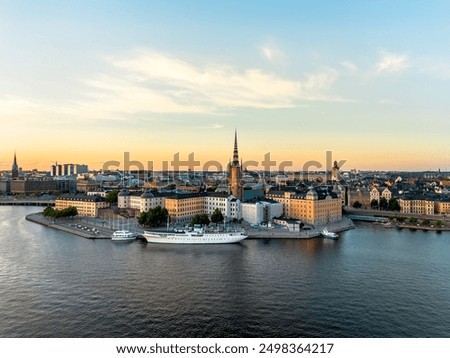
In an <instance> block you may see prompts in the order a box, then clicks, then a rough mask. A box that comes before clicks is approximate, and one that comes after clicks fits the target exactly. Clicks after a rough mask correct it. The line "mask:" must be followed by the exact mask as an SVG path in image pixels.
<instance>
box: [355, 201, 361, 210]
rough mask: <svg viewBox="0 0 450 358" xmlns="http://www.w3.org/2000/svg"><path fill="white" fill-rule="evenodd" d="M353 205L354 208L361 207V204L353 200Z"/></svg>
mask: <svg viewBox="0 0 450 358" xmlns="http://www.w3.org/2000/svg"><path fill="white" fill-rule="evenodd" d="M353 207H354V208H355V209H360V208H361V207H362V204H361V203H360V202H359V201H355V202H354V203H353Z"/></svg>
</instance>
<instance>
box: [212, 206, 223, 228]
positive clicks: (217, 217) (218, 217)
mask: <svg viewBox="0 0 450 358" xmlns="http://www.w3.org/2000/svg"><path fill="white" fill-rule="evenodd" d="M223 219H224V217H223V215H222V212H221V211H220V209H219V208H216V209H215V210H214V211H213V213H212V214H211V221H212V222H213V223H214V224H219V223H221V222H223Z"/></svg>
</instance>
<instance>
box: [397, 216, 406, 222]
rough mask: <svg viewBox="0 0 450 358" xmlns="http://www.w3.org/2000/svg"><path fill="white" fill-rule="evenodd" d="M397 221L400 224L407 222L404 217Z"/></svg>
mask: <svg viewBox="0 0 450 358" xmlns="http://www.w3.org/2000/svg"><path fill="white" fill-rule="evenodd" d="M397 221H398V222H399V223H404V222H405V218H404V217H399V218H397Z"/></svg>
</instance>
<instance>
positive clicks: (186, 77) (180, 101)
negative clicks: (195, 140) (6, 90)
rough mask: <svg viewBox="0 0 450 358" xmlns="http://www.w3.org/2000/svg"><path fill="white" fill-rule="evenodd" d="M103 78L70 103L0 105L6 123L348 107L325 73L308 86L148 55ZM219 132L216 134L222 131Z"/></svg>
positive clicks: (121, 60)
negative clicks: (319, 104) (333, 104)
mask: <svg viewBox="0 0 450 358" xmlns="http://www.w3.org/2000/svg"><path fill="white" fill-rule="evenodd" d="M104 61H105V62H104V64H105V65H104V67H103V69H102V72H101V73H97V74H92V75H91V76H89V78H85V79H82V80H80V81H79V83H78V86H79V87H78V88H77V91H76V94H73V93H75V91H72V95H71V97H70V98H66V99H65V100H64V98H60V99H58V101H56V100H53V99H52V98H39V99H38V98H25V97H21V96H9V97H5V96H4V97H0V117H1V116H3V115H5V116H13V117H17V118H24V120H27V121H33V120H34V118H36V120H38V119H39V118H45V120H46V121H47V122H49V123H50V122H52V121H57V122H62V121H73V120H74V119H77V120H126V119H128V118H130V116H133V117H134V118H137V117H136V116H140V115H141V114H148V113H161V114H169V113H180V114H209V115H210V114H214V115H221V116H222V115H228V114H230V113H232V112H233V111H235V110H237V109H239V108H255V109H279V108H293V107H300V106H305V105H306V103H305V102H310V101H342V100H343V99H341V98H338V97H333V96H330V95H328V94H327V92H328V91H329V89H330V88H331V87H332V86H333V84H334V83H335V81H336V80H337V79H338V73H337V71H335V70H333V69H330V68H325V69H322V70H321V71H319V72H316V73H312V74H306V75H304V76H303V78H302V79H301V80H298V79H290V78H283V77H281V76H279V75H277V74H275V73H272V72H267V71H264V70H262V69H259V68H247V69H237V68H236V67H234V66H231V65H228V64H221V63H208V64H203V65H199V64H198V63H194V62H190V61H187V60H184V59H180V58H177V57H174V56H170V55H167V54H164V53H159V52H156V51H152V50H148V49H141V50H137V51H133V52H130V53H128V54H125V55H122V56H108V57H105V58H104ZM219 126H220V125H219V124H217V125H216V126H215V128H220V127H219Z"/></svg>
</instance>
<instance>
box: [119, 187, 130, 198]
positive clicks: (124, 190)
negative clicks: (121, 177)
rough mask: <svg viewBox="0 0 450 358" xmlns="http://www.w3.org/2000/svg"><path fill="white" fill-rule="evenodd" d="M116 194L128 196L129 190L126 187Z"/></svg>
mask: <svg viewBox="0 0 450 358" xmlns="http://www.w3.org/2000/svg"><path fill="white" fill-rule="evenodd" d="M118 196H130V192H129V191H128V190H126V189H122V190H121V191H120V193H119V194H118Z"/></svg>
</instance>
